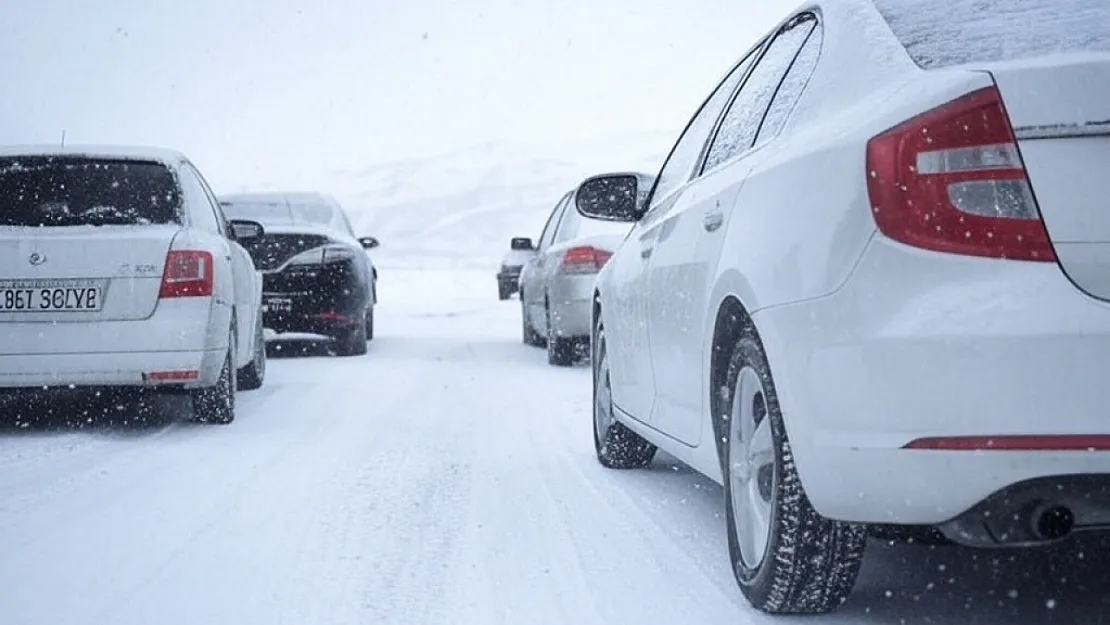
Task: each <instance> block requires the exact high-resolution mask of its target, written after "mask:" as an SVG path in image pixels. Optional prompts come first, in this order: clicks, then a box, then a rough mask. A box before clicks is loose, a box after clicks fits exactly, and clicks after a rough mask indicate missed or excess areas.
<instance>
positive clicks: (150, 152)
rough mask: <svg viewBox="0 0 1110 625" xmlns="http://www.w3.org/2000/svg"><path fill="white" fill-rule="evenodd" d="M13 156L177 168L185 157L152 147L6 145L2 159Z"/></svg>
mask: <svg viewBox="0 0 1110 625" xmlns="http://www.w3.org/2000/svg"><path fill="white" fill-rule="evenodd" d="M13 156H89V157H94V158H113V159H124V160H136V161H155V162H159V163H163V164H165V165H169V166H176V165H177V164H178V163H180V162H181V161H183V160H186V158H185V155H184V154H183V153H181V152H179V151H177V150H171V149H167V148H159V147H152V146H126V145H5V146H0V157H13Z"/></svg>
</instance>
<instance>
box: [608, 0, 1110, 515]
mask: <svg viewBox="0 0 1110 625" xmlns="http://www.w3.org/2000/svg"><path fill="white" fill-rule="evenodd" d="M1073 4H1074V3H1073ZM1088 6H1089V7H1091V10H1092V11H1093V10H1095V5H1094V4H1090V3H1088ZM801 10H812V11H815V12H816V13H818V14H819V16H820V24H821V26H820V28H821V31H820V33H821V41H820V45H819V46H817V47H816V48H815V51H816V52H815V54H817V56H816V57H815V59H816V66H815V68H814V69H813V71H812V74H811V75H809V76H808V77H803V79H804V80H803V83H802V86H803V88H802V90H801V93H800V96H799V97H798V98H797V99H796V101H794V102H791V103H787V104H788V108H787V109H786V110H785V111H781V112H782V113H783V114H784V115H785V118H784V119H783V123H782V125H781V127H780V128H778V129H777V132H772V133H770V134H769V135H768V136H762V137H760V138H759V139H758V140H757V141H755V142H754V145H752V146H751V147H750V148H749V149H746V150H742V151H740V152H739V153H736V154H734V155H733V156H732V157H731V158H729V159H726V160H725V161H724V162H721V163H720V164H719V165H717V166H716V167H713V168H709V169H708V170H707V171H704V172H699V171H698V169H699V168H698V167H693V168H691V169H688V170H685V171H683V172H680V175H681V177H682V181H681V184H679V185H677V186H675V187H673V188H672V191H673V193H670V194H667V195H666V197H653V198H652V199H651V204H650V206H649V207H648V209H649V212H648V213H647V214H646V215H645V216H644V217H643V218H642V219H641V220H640V221H639V222H638V223H637V224H636V225H635V227H634V228H633V230H632V233H631V235H630V236H629V238H628V240H627V241H626V243H625V244H624V245H623V246H622V247H621V248H620V250H618V251H617V253H616V254H615V255H614V256H613V258H612V259H611V260H610V262H609V263H608V264H607V265H606V267H605V268H604V269H603V270H602V272H601V274H600V275H599V278H598V289H599V298H600V299H599V301H600V305H601V321H602V322H603V323H604V325H605V329H606V334H607V341H608V352H609V358H610V360H611V363H612V371H611V376H612V384H613V393H614V398H615V403H616V405H617V406H618V407H619V408H620V409H621V410H622V411H623V415H621V419H622V421H623V422H624V423H625V424H626V425H627V426H629V427H630V428H632V429H633V430H634V431H636V432H637V433H638V434H640V435H641V436H643V437H644V438H646V439H648V440H649V441H650V442H651V443H654V444H656V445H658V446H659V447H660V448H662V449H664V450H665V451H667V452H668V453H670V454H672V455H674V456H676V457H677V458H679V459H681V460H682V461H683V462H685V463H688V464H689V465H691V466H693V467H694V468H696V469H697V470H699V471H700V472H702V473H704V474H705V475H707V476H709V477H711V478H712V479H714V480H715V481H717V482H723V475H722V465H721V458H720V455H719V450H718V447H717V445H715V435H714V405H713V401H712V399H713V397H714V395H716V394H718V393H719V391H720V389H718V388H715V387H714V386H713V385H712V384H711V380H712V376H713V371H712V367H711V365H712V362H713V353H714V347H715V344H714V330H715V328H716V327H717V324H718V315H719V314H720V313H721V311H722V309H723V306H724V304H725V302H726V301H728V300H736V301H739V302H740V303H741V304H742V305H743V307H744V309H745V310H746V311H747V313H748V315H750V317H751V319H752V321H753V322H754V325H755V327H756V329H757V331H758V333H759V336H760V338H761V339H762V343H763V346H764V349H765V350H766V353H767V357H768V360H769V362H770V364H771V368H772V371H773V374H774V380H775V384H776V387H777V395H778V399H779V402H780V404H781V408H782V412H783V414H784V415H785V417H784V418H785V425H786V429H787V431H788V434H789V438H790V443H791V448H790V449H791V452H792V456H793V458H794V460H795V462H796V464H797V469H798V472H799V475H800V478H801V482H802V484H803V486H804V489H805V492H806V494H807V495H808V496H809V498H810V499H811V500H812V504H813V506H814V507H815V508H816V510H817V511H818V512H819V513H821V514H822V515H824V516H826V517H829V518H833V519H837V520H843V521H851V522H861V523H894V524H941V523H944V522H947V521H951V520H953V519H954V518H955V517H957V516H959V515H961V514H963V513H965V512H967V511H968V510H969V509H970V508H971V507H972V506H974V505H976V504H978V503H980V502H982V501H984V500H985V499H987V498H988V497H989V496H990V495H992V494H993V493H995V492H996V491H998V490H999V489H1001V488H1004V487H1007V486H1009V485H1014V484H1018V483H1021V482H1023V481H1026V480H1030V479H1033V478H1038V477H1044V476H1059V475H1066V474H1072V473H1079V474H1094V475H1101V476H1105V475H1107V474H1110V440H1108V439H1107V438H1105V437H1106V435H1107V434H1110V421H1108V419H1107V416H1106V410H1107V409H1106V406H1107V405H1110V385H1107V384H1106V382H1105V374H1104V371H1105V368H1104V367H1102V366H1101V363H1102V362H1104V361H1105V360H1107V359H1108V358H1110V305H1108V304H1107V302H1106V301H1105V300H1106V299H1110V278H1107V276H1110V217H1108V216H1107V215H1108V214H1110V213H1107V211H1106V210H1104V208H1105V207H1106V204H1107V200H1106V198H1107V197H1110V182H1108V181H1110V178H1108V177H1107V175H1106V172H1107V171H1110V139H1108V138H1107V135H1106V132H1105V126H1104V125H1100V124H1105V121H1106V120H1110V55H1108V54H1102V53H1097V54H1096V53H1091V54H1086V55H1077V56H1060V57H1055V58H1037V59H1032V60H1026V61H1011V62H1006V63H1000V62H983V63H976V62H970V63H969V64H968V65H964V66H954V67H946V68H940V69H931V70H924V69H922V68H921V67H919V66H918V65H917V64H915V62H914V61H913V60H912V59H911V57H910V56H909V55H908V54H907V51H906V49H905V48H903V47H902V45H901V44H900V43H899V41H898V40H897V39H896V38H895V37H894V34H893V33H892V31H891V29H890V27H889V26H888V24H887V23H886V22H885V21H884V19H883V17H882V15H880V13H879V12H878V11H877V9H876V7H875V6H874V4H872V2H871V1H870V0H850V1H847V2H810V3H806V4H805V5H803V7H802V9H801ZM801 10H800V11H801ZM800 11H799V12H800ZM1016 19H1020V18H1016ZM784 23H785V22H784ZM1021 28H1025V26H1022V27H1021ZM776 30H777V29H776ZM1019 30H1020V28H1019ZM960 43H961V45H962V44H963V42H960ZM953 45H956V44H955V43H954V44H953ZM757 67H758V65H757ZM995 86H996V87H997V90H998V92H999V93H1000V94H1001V99H1002V101H1003V103H1004V107H1005V111H1006V112H1007V113H1008V115H1009V121H1010V123H1011V125H1012V126H1013V127H1014V129H1015V130H1014V133H1015V134H1016V136H1017V146H1018V149H1019V150H1020V156H1021V158H1022V159H1023V161H1024V165H1025V169H1026V171H1027V173H1028V177H1029V180H1030V183H1031V185H1032V189H1033V193H1034V194H1035V196H1036V201H1037V206H1038V207H1039V209H1040V212H1041V214H1042V215H1043V221H1044V224H1045V226H1046V228H1047V232H1048V235H1049V237H1050V238H1051V248H1052V249H1054V250H1055V254H1056V256H1057V257H1058V258H1059V263H1057V262H1037V261H1028V260H1012V259H1006V258H1002V257H999V256H1000V255H995V256H994V257H991V256H990V255H988V256H986V257H984V256H970V255H964V254H957V253H948V252H942V251H936V250H931V249H921V248H919V247H913V246H910V245H907V244H905V243H903V242H900V241H898V240H895V239H894V238H892V237H891V236H890V235H889V234H887V233H884V232H883V231H880V230H879V229H878V228H877V225H876V217H874V216H873V206H872V204H873V199H874V198H869V190H868V180H869V177H870V175H871V172H869V171H868V169H867V166H866V158H865V157H866V155H867V148H868V141H869V140H870V139H871V138H872V137H876V136H878V135H880V134H882V133H884V132H885V131H887V130H888V129H891V128H892V127H894V126H896V125H898V124H900V123H902V122H904V121H906V120H908V119H910V118H912V117H914V116H917V115H919V114H922V113H924V112H926V111H929V110H931V109H934V108H935V107H939V106H941V105H943V104H945V103H947V102H950V101H952V100H954V99H956V98H959V97H961V96H964V95H966V94H969V93H971V92H974V91H976V90H980V89H984V88H991V87H995ZM739 97H740V98H745V97H750V93H746V92H745V91H741V93H740V96H739ZM716 120H717V118H716V117H714V118H713V119H711V120H710V122H712V123H709V124H707V125H705V126H703V127H701V128H700V131H701V133H702V134H701V135H699V137H698V139H697V140H698V145H705V146H706V148H704V149H708V145H709V144H708V142H709V141H710V139H711V138H712V137H713V136H714V135H713V134H712V133H713V131H714V129H715V128H717V121H716ZM1038 133H1040V134H1038ZM1045 133H1047V134H1045ZM704 155H705V154H704V152H702V153H701V157H699V160H698V161H697V163H701V162H703V160H702V159H703V158H704ZM698 174H700V175H698ZM953 210H954V209H953ZM712 220H717V221H719V222H720V226H719V227H718V228H717V229H714V230H712V231H709V230H707V228H706V227H705V226H704V224H706V223H707V222H709V221H712ZM969 221H970V219H967V220H963V221H961V223H966V222H969ZM1032 223H1033V224H1035V223H1036V221H1033V222H1032ZM969 227H970V226H969ZM969 232H970V231H969ZM997 233H998V235H999V236H1002V234H1003V230H1002V225H1000V226H999V229H998V231H997ZM981 235H982V236H983V237H988V238H989V237H990V236H992V235H993V231H985V230H984V231H981ZM969 236H970V235H969ZM956 238H957V239H958V238H959V237H956ZM956 243H957V244H958V243H959V242H958V241H956ZM728 347H731V346H728ZM1024 435H1040V436H1043V437H1055V436H1071V438H1064V439H1058V438H1041V439H1032V440H1030V441H1029V444H1031V445H1033V446H1034V447H1037V448H1034V449H1021V448H1020V447H1021V442H1020V441H1021V439H1016V442H1015V439H1006V438H1005V437H1008V436H1024ZM972 436H983V437H988V438H990V437H994V438H996V439H998V440H999V441H1000V443H999V444H1002V442H1003V441H1008V442H1006V443H1005V444H1007V445H1011V444H1012V445H1013V446H1014V447H1015V448H1013V449H1007V450H1005V451H998V450H995V451H991V450H990V449H989V443H986V442H983V441H978V442H976V441H977V439H961V440H963V441H964V443H966V444H967V445H968V446H969V447H975V445H979V450H978V451H969V450H945V449H941V448H931V449H907V448H906V447H907V446H908V445H925V446H927V445H928V444H929V443H928V441H926V442H924V443H923V442H922V440H923V439H927V438H929V437H972ZM1085 440H1086V441H1089V442H1090V445H1089V446H1088V447H1089V449H1088V448H1083V449H1079V450H1075V449H1074V448H1075V446H1076V445H1079V446H1080V447H1082V442H1083V441H1085ZM1037 441H1039V442H1037ZM1038 446H1039V447H1038ZM1088 512H1089V514H1090V515H1091V516H1089V517H1088V520H1091V521H1092V522H1094V521H1098V522H1102V521H1106V522H1110V518H1107V517H1106V515H1105V512H1094V511H1088Z"/></svg>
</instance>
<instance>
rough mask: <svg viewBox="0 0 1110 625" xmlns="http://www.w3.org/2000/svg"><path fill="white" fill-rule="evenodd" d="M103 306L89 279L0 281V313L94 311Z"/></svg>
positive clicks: (97, 285)
mask: <svg viewBox="0 0 1110 625" xmlns="http://www.w3.org/2000/svg"><path fill="white" fill-rule="evenodd" d="M102 305H103V302H102V298H101V289H100V284H99V283H97V282H95V281H92V280H0V313H6V312H7V313H10V312H96V311H99V310H100V308H101V306H102Z"/></svg>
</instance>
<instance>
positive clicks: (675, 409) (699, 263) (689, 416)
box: [650, 13, 816, 445]
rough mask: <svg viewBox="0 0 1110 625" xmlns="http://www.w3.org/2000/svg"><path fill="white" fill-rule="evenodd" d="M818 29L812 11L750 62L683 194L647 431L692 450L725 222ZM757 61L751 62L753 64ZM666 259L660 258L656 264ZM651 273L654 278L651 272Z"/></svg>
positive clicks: (658, 323) (655, 333)
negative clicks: (773, 109) (764, 127)
mask: <svg viewBox="0 0 1110 625" xmlns="http://www.w3.org/2000/svg"><path fill="white" fill-rule="evenodd" d="M815 24H816V17H815V16H814V15H813V14H812V13H805V14H803V15H801V16H799V17H798V18H795V19H793V20H790V21H788V22H787V23H786V24H784V25H783V27H782V28H780V29H779V30H778V31H777V32H776V33H775V34H774V36H773V38H771V39H770V40H769V43H767V45H766V46H764V47H763V48H762V49H761V50H760V51H759V54H758V60H757V61H755V62H754V63H749V65H750V66H751V67H750V70H749V71H748V72H747V74H746V75H745V76H744V79H743V81H742V83H741V85H740V88H739V90H738V91H736V93H735V95H734V96H733V97H732V100H731V101H730V102H729V103H728V106H727V108H726V109H725V112H724V114H723V115H722V116H721V118H720V121H719V123H717V124H716V126H715V127H714V130H713V131H712V132H711V134H712V141H711V142H710V144H709V146H708V147H707V149H706V150H705V154H704V160H703V162H701V163H699V170H700V175H698V176H696V177H695V178H694V179H693V180H692V181H691V182H689V183H688V184H687V185H686V187H685V188H684V189H683V198H682V201H683V204H684V208H685V210H684V212H683V219H682V226H680V227H679V230H680V231H681V235H682V243H683V245H682V246H681V248H678V249H676V250H675V256H676V257H675V258H674V259H673V260H672V261H671V262H670V263H669V266H672V267H673V266H681V267H682V271H681V276H677V278H678V279H679V280H680V281H678V282H677V284H680V285H681V287H679V289H678V291H677V292H676V293H675V295H676V297H675V299H673V300H671V301H673V302H674V304H673V306H666V305H658V304H657V307H656V308H655V309H653V310H654V311H657V312H658V313H659V314H657V315H653V316H652V319H651V324H650V328H651V346H652V358H653V360H655V362H656V363H658V364H657V365H656V366H657V367H662V366H664V363H674V364H673V365H670V366H669V367H668V369H667V371H668V375H667V376H666V377H665V378H663V377H660V379H659V383H658V388H657V393H658V395H659V398H658V400H657V404H656V415H655V416H654V417H653V420H652V425H653V426H654V427H656V428H658V429H659V430H661V431H663V432H666V433H667V434H668V435H669V436H672V437H674V438H676V439H678V440H681V441H682V442H684V443H686V444H689V445H697V444H699V442H700V440H701V437H702V427H703V424H704V423H705V419H704V418H702V417H703V406H707V405H708V403H707V402H705V401H704V400H705V399H706V398H707V397H708V392H709V391H708V387H707V385H706V381H705V380H704V379H703V372H704V365H705V363H706V362H707V359H708V357H709V356H708V355H707V354H706V353H705V351H704V346H705V345H706V344H707V341H708V338H707V337H708V336H709V335H711V333H712V331H713V329H712V327H706V321H705V320H706V318H707V317H708V315H707V314H706V310H707V307H708V306H709V305H710V303H709V295H710V286H711V282H712V279H713V276H712V275H711V270H712V269H714V268H715V266H716V263H717V259H718V258H719V256H720V254H721V245H722V243H723V241H724V234H725V232H726V228H725V226H726V225H727V223H726V222H727V218H728V217H729V216H730V215H731V213H732V207H733V206H734V205H735V202H736V198H737V196H738V194H739V193H740V188H741V186H742V185H743V183H744V180H745V179H746V177H747V175H748V173H749V172H750V171H751V170H752V168H753V167H754V166H755V164H756V162H757V159H758V158H759V157H760V154H761V148H762V146H763V145H765V142H764V143H759V144H758V145H757V142H756V137H757V135H758V132H759V128H760V125H761V123H762V121H763V119H764V117H765V115H766V113H767V110H768V107H769V106H770V104H771V102H772V100H773V99H774V98H775V94H776V92H777V91H778V90H779V88H780V85H782V84H783V82H784V77H785V76H786V75H787V73H788V71H789V70H790V68H791V66H792V64H793V63H794V61H795V58H796V57H798V56H799V50H800V49H801V48H802V47H803V44H805V43H806V42H807V38H808V37H809V36H810V33H811V32H812V31H813V29H814V26H815ZM811 50H814V51H815V50H816V49H815V48H811ZM756 56H757V55H750V56H749V57H748V58H750V59H753V60H754V59H755V58H756ZM810 56H811V57H812V58H813V59H815V58H816V57H815V56H813V55H810ZM811 72H812V67H810V71H809V72H805V73H804V74H805V78H806V79H808V77H809V74H810V73H811ZM663 260H664V259H663V258H662V257H660V258H657V259H656V261H655V262H656V263H660V262H661V261H663ZM652 273H653V276H654V275H658V274H659V272H658V271H657V270H656V269H655V267H653V270H652ZM672 273H677V272H672ZM658 286H659V288H658V290H657V293H656V294H655V295H654V297H653V301H655V302H661V301H666V300H664V299H663V298H664V297H665V295H666V289H667V284H665V283H663V282H662V281H660V283H659V285H658ZM673 290H674V287H673V286H672V291H673Z"/></svg>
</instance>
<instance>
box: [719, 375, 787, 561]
mask: <svg viewBox="0 0 1110 625" xmlns="http://www.w3.org/2000/svg"><path fill="white" fill-rule="evenodd" d="M766 397H767V395H766V391H765V389H764V387H763V380H762V379H761V378H760V376H759V374H758V373H756V372H755V370H753V369H752V368H750V367H745V368H744V369H742V370H741V371H740V375H739V376H738V377H737V380H736V392H735V394H734V398H733V402H732V414H731V418H730V421H729V456H728V457H729V489H730V494H731V496H732V497H731V498H732V514H733V519H734V521H735V523H734V524H735V526H736V530H735V531H736V539H737V543H738V544H739V546H740V558H741V560H742V561H743V564H744V566H746V567H747V568H749V569H755V568H757V567H758V566H759V565H760V564H761V563H762V562H763V559H764V557H766V554H767V546H768V544H769V543H770V538H771V511H772V505H771V502H772V499H773V496H774V491H775V486H776V483H777V481H778V475H777V470H776V468H775V452H774V436H773V434H772V432H771V419H770V418H768V413H767V401H766Z"/></svg>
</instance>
